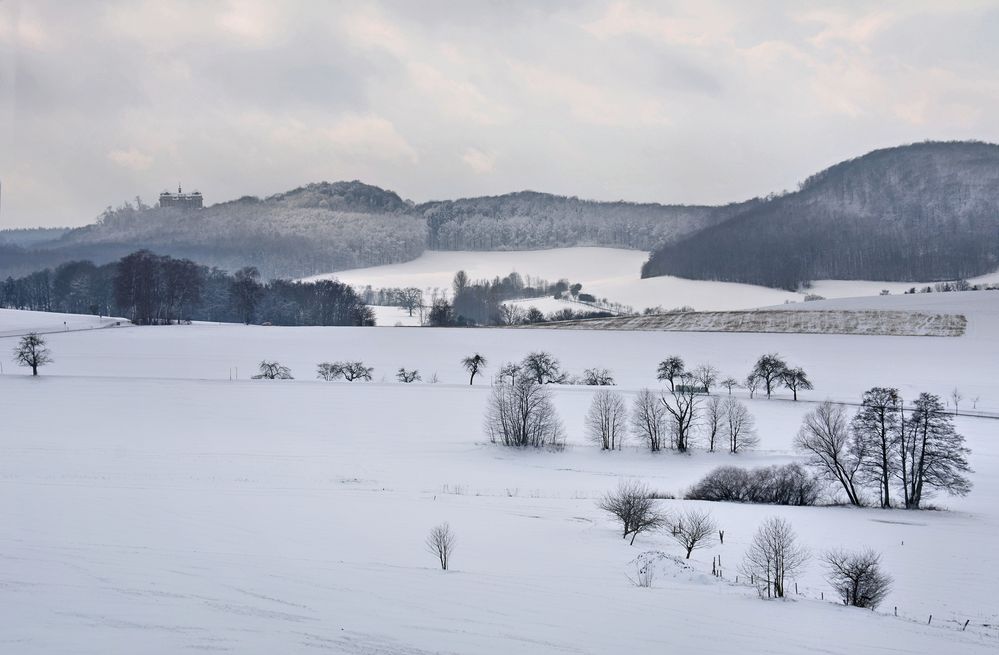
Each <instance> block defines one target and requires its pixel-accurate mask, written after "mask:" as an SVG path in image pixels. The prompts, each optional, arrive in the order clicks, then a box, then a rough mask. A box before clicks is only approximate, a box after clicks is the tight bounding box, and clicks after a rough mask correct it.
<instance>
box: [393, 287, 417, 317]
mask: <svg viewBox="0 0 999 655" xmlns="http://www.w3.org/2000/svg"><path fill="white" fill-rule="evenodd" d="M396 302H398V303H399V306H400V307H402V308H403V309H405V310H407V311H408V312H409V315H410V316H412V315H413V310H414V309H420V308H422V307H423V292H422V291H420V290H419V289H417V288H416V287H408V288H406V289H401V290H400V291H399V293H398V294H397V296H396Z"/></svg>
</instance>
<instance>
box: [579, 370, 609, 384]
mask: <svg viewBox="0 0 999 655" xmlns="http://www.w3.org/2000/svg"><path fill="white" fill-rule="evenodd" d="M582 383H583V384H585V385H588V386H591V387H608V386H613V385H614V376H613V375H611V372H610V371H608V370H607V369H605V368H588V369H584V370H583V378H582Z"/></svg>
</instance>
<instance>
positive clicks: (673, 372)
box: [656, 355, 684, 391]
mask: <svg viewBox="0 0 999 655" xmlns="http://www.w3.org/2000/svg"><path fill="white" fill-rule="evenodd" d="M683 366H684V365H683V359H681V358H680V357H678V356H676V355H673V356H672V357H667V358H666V359H664V360H663V361H661V362H659V368H658V369H657V370H656V379H658V380H660V381H662V382H669V389H670V391H673V390H674V389H675V385H674V382H675V380H676V379H677V378H679V377H680V376H681V375H683V372H684V368H683Z"/></svg>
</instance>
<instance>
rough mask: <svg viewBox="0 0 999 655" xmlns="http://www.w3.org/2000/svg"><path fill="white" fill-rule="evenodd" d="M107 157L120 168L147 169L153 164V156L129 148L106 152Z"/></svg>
mask: <svg viewBox="0 0 999 655" xmlns="http://www.w3.org/2000/svg"><path fill="white" fill-rule="evenodd" d="M108 159H110V160H111V161H113V162H114V163H115V164H117V165H118V166H121V167H122V168H128V169H131V170H133V171H144V170H147V169H148V168H149V167H150V166H152V164H153V158H152V157H151V156H149V155H147V154H146V153H144V152H141V151H139V150H136V149H135V148H129V149H128V150H112V151H111V152H109V153H108Z"/></svg>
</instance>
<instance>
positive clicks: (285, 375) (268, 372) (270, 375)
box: [253, 360, 293, 380]
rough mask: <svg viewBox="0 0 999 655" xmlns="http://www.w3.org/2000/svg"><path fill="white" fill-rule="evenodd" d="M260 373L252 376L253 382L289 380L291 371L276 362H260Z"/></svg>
mask: <svg viewBox="0 0 999 655" xmlns="http://www.w3.org/2000/svg"><path fill="white" fill-rule="evenodd" d="M259 370H260V372H259V373H257V374H256V375H254V376H253V379H254V380H291V379H293V378H292V376H291V369H290V368H288V367H287V366H283V365H281V364H279V363H278V362H269V361H267V360H264V361H262V362H260V366H259Z"/></svg>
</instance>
